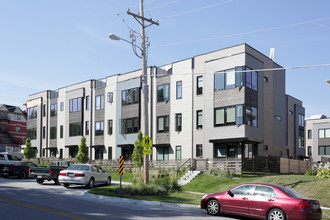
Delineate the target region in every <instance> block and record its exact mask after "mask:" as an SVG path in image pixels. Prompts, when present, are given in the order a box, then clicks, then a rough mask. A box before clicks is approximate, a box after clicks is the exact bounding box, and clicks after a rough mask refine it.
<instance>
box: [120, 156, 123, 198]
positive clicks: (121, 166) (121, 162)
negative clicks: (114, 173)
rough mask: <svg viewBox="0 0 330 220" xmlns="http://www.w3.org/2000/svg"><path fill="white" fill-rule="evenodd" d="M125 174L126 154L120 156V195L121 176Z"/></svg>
mask: <svg viewBox="0 0 330 220" xmlns="http://www.w3.org/2000/svg"><path fill="white" fill-rule="evenodd" d="M123 175H124V156H120V158H119V176H120V193H119V194H120V196H121V177H122V176H123Z"/></svg>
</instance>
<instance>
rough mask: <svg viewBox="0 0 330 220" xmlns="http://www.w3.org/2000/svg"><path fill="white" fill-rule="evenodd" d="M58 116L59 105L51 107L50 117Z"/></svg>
mask: <svg viewBox="0 0 330 220" xmlns="http://www.w3.org/2000/svg"><path fill="white" fill-rule="evenodd" d="M56 115H57V104H51V105H50V117H54V116H56Z"/></svg>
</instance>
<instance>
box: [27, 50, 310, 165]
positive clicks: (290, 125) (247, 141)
mask: <svg viewBox="0 0 330 220" xmlns="http://www.w3.org/2000/svg"><path fill="white" fill-rule="evenodd" d="M278 67H281V66H279V65H278V64H276V63H275V62H274V61H273V60H271V59H270V58H268V57H267V56H265V55H263V54H261V53H260V52H258V51H257V50H255V49H254V48H252V47H250V46H249V45H247V44H241V45H237V46H233V47H229V48H225V49H221V50H217V51H214V52H210V53H206V54H202V55H198V56H195V57H192V58H188V59H184V60H181V61H177V62H173V63H171V64H167V65H164V66H159V67H156V66H151V67H149V68H148V70H147V71H148V77H147V84H148V112H149V114H148V117H149V118H148V121H149V128H150V130H149V136H150V137H151V139H152V140H153V146H154V147H153V153H152V160H159V161H168V160H183V159H189V158H202V159H206V158H220V159H221V158H223V159H226V158H236V159H238V160H239V159H241V158H242V157H253V156H257V155H276V156H282V157H294V158H298V157H299V155H300V151H299V150H300V148H299V140H301V139H299V138H300V137H301V136H299V134H300V132H303V127H301V126H299V120H297V119H298V118H299V117H302V118H304V108H303V107H302V102H301V101H299V100H297V99H295V98H293V97H291V96H288V95H286V94H285V70H276V71H275V70H267V71H264V69H273V68H278ZM141 74H142V73H141V70H137V71H132V72H129V73H125V74H117V75H113V76H109V77H106V78H104V79H102V80H88V81H86V82H81V83H77V84H75V85H70V86H67V87H64V88H60V89H58V90H56V91H50V90H47V91H44V92H40V93H37V94H33V95H30V96H29V100H28V102H27V106H28V137H31V139H32V145H33V146H35V147H36V148H37V149H38V152H39V156H40V157H59V158H68V157H70V156H71V157H75V155H76V154H77V151H78V146H79V144H80V139H81V137H82V136H85V137H86V138H87V145H88V149H89V154H90V158H91V159H110V160H111V159H118V158H119V156H121V155H123V156H124V158H125V159H126V160H129V159H131V155H132V152H133V149H134V141H135V140H136V138H137V132H138V130H139V129H140V127H141V123H142V121H141V84H142V81H141V77H140V76H141ZM289 109H290V110H289ZM303 133H304V132H303ZM303 133H302V134H303Z"/></svg>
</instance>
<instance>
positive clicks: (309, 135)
mask: <svg viewBox="0 0 330 220" xmlns="http://www.w3.org/2000/svg"><path fill="white" fill-rule="evenodd" d="M307 132H308V134H307V138H308V139H312V130H308V131H307Z"/></svg>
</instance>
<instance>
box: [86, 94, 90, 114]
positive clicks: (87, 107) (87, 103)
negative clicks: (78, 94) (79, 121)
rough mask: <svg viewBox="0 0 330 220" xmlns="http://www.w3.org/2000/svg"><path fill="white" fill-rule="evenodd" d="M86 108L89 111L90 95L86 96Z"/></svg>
mask: <svg viewBox="0 0 330 220" xmlns="http://www.w3.org/2000/svg"><path fill="white" fill-rule="evenodd" d="M86 110H87V111H89V96H86Z"/></svg>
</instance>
